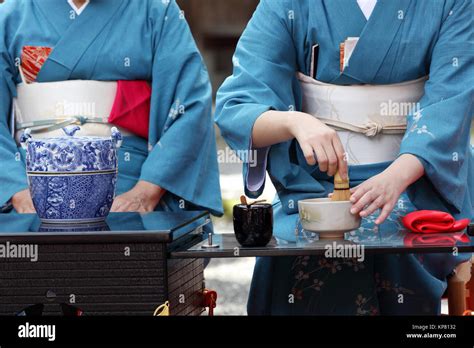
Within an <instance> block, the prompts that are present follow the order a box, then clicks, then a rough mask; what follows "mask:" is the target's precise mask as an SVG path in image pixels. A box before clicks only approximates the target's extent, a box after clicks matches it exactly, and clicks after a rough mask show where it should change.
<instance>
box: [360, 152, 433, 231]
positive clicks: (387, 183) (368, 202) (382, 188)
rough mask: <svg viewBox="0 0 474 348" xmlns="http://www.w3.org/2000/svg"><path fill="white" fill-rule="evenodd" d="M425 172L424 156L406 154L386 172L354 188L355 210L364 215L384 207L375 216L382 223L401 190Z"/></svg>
mask: <svg viewBox="0 0 474 348" xmlns="http://www.w3.org/2000/svg"><path fill="white" fill-rule="evenodd" d="M423 175H424V168H423V165H422V163H421V162H420V160H419V159H418V158H417V157H415V156H413V155H408V154H407V155H402V156H400V157H399V158H398V159H397V160H396V161H395V162H393V164H392V165H391V166H390V167H389V168H387V169H386V170H385V171H384V172H382V173H380V174H379V175H376V176H374V177H372V178H370V179H369V180H367V181H365V182H364V183H362V184H361V185H359V186H357V187H355V188H353V189H351V193H352V196H351V202H352V203H353V206H352V209H351V213H352V214H359V215H360V216H361V217H363V218H364V217H367V216H369V215H372V214H373V213H374V212H375V211H377V210H378V209H382V212H381V213H380V215H379V217H378V218H377V219H376V220H375V223H376V224H377V225H380V224H382V223H383V222H384V221H385V220H386V219H387V217H388V216H389V215H390V213H391V212H392V210H393V208H394V207H395V205H396V204H397V201H398V199H399V198H400V196H401V194H402V193H403V192H404V191H405V190H406V189H407V188H408V186H410V185H411V184H413V183H414V182H415V181H417V180H418V179H419V178H421V177H422V176H423Z"/></svg>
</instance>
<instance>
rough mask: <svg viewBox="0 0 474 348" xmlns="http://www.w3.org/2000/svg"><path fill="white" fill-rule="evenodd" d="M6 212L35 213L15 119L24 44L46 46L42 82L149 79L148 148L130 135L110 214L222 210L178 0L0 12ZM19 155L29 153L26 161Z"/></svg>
mask: <svg viewBox="0 0 474 348" xmlns="http://www.w3.org/2000/svg"><path fill="white" fill-rule="evenodd" d="M0 24H1V25H0V163H1V164H2V170H1V172H0V185H1V190H0V206H3V205H5V204H6V203H8V202H10V203H12V205H13V207H14V209H15V210H16V211H17V212H20V213H27V212H33V211H34V208H33V205H32V203H31V197H30V195H29V192H28V191H27V190H26V189H27V187H28V186H27V179H26V174H25V165H24V162H23V160H22V158H21V157H20V155H19V154H20V152H21V151H20V150H19V148H18V147H17V144H16V143H15V141H14V140H13V139H12V136H11V133H12V129H11V128H12V127H11V126H10V121H9V118H10V115H11V110H12V99H13V98H14V97H16V95H17V93H16V85H17V84H18V83H19V82H20V81H21V79H20V74H19V71H18V65H19V57H21V52H22V49H23V47H25V46H37V47H50V48H52V52H51V54H50V55H49V57H48V58H47V60H46V61H45V63H44V65H43V66H42V68H41V70H40V72H39V74H38V76H37V80H36V81H37V82H55V81H66V80H95V81H118V80H133V81H135V80H141V81H143V80H145V81H149V83H150V85H151V87H152V96H151V106H150V109H151V110H150V115H149V134H148V141H147V140H146V139H145V138H143V137H139V136H133V135H130V136H126V137H125V139H124V143H123V147H122V148H121V149H120V152H119V156H118V157H119V180H118V184H117V194H118V197H117V198H116V199H115V202H114V206H113V208H112V210H113V211H117V212H124V211H140V212H147V211H153V210H155V209H161V210H178V209H205V210H209V211H211V212H212V213H215V214H221V213H222V206H221V198H220V189H219V181H218V180H219V178H218V167H217V156H216V145H215V137H214V128H213V120H212V117H211V106H212V102H211V87H210V83H209V78H208V74H207V70H206V68H205V66H204V64H203V61H202V58H201V55H200V54H199V52H198V50H197V48H196V46H195V43H194V40H193V38H192V35H191V32H190V30H189V27H188V25H187V23H186V20H185V19H184V14H183V13H182V11H181V10H180V9H179V7H178V6H177V4H176V2H175V1H173V0H171V1H160V0H155V1H153V0H147V1H129V0H100V1H90V2H86V1H79V0H75V1H66V0H33V1H30V0H13V1H7V2H6V3H4V4H2V5H0ZM22 156H23V155H22Z"/></svg>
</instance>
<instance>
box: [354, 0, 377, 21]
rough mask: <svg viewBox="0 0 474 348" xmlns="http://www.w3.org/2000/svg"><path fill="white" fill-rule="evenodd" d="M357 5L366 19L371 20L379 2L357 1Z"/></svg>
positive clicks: (372, 0)
mask: <svg viewBox="0 0 474 348" xmlns="http://www.w3.org/2000/svg"><path fill="white" fill-rule="evenodd" d="M357 3H358V4H359V7H360V9H361V10H362V13H363V14H364V16H365V18H366V19H367V20H369V18H370V16H371V15H372V12H374V8H375V5H377V0H357Z"/></svg>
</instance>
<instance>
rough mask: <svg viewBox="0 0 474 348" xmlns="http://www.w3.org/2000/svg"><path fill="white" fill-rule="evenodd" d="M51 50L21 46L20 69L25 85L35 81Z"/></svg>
mask: <svg viewBox="0 0 474 348" xmlns="http://www.w3.org/2000/svg"><path fill="white" fill-rule="evenodd" d="M52 50H53V49H52V48H50V47H43V46H23V49H22V50H21V68H22V70H23V74H24V75H25V79H26V82H27V83H32V82H35V81H36V77H37V76H38V73H39V71H40V70H41V67H42V66H43V64H44V62H45V61H46V59H48V57H49V55H50V54H51V51H52Z"/></svg>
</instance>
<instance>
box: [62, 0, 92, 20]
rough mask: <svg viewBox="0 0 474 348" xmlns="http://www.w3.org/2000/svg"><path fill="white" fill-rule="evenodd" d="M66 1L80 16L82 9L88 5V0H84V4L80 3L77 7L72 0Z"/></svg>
mask: <svg viewBox="0 0 474 348" xmlns="http://www.w3.org/2000/svg"><path fill="white" fill-rule="evenodd" d="M67 2H68V3H69V5H71V7H72V9H73V10H74V11H75V12H76V14H77V15H78V16H80V15H81V13H82V11H84V10H85V9H86V7H87V5H89V2H90V0H86V2H85V3H84V5H82V6H81V7H77V6H76V4H75V3H74V1H73V0H67Z"/></svg>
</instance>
